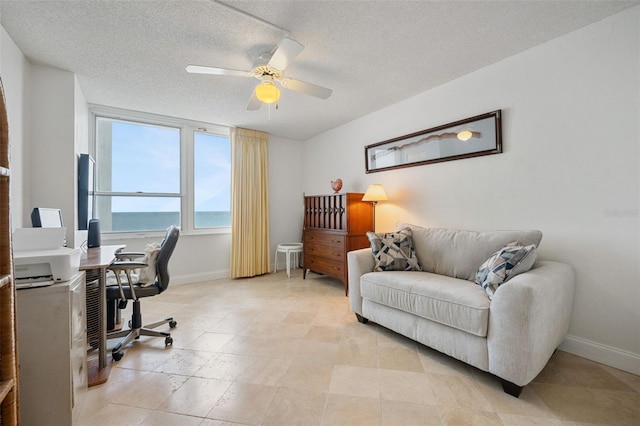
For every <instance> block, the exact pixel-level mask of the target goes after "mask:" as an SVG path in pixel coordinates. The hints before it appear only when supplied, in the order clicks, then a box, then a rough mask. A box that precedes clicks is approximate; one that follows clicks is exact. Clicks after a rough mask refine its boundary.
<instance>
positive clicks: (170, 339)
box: [164, 336, 173, 346]
mask: <svg viewBox="0 0 640 426" xmlns="http://www.w3.org/2000/svg"><path fill="white" fill-rule="evenodd" d="M164 345H165V346H170V345H173V337H171V336H169V337H165V338H164Z"/></svg>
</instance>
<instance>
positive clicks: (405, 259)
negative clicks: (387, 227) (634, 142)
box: [367, 228, 422, 272]
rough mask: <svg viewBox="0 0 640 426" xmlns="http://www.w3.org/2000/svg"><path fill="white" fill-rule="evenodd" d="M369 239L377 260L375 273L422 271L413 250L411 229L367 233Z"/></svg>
mask: <svg viewBox="0 0 640 426" xmlns="http://www.w3.org/2000/svg"><path fill="white" fill-rule="evenodd" d="M367 237H368V238H369V242H370V243H371V251H373V257H374V258H375V259H376V266H375V268H374V269H373V270H374V271H376V272H381V271H422V268H420V265H419V264H418V258H417V257H416V251H415V249H414V248H413V239H412V238H411V228H404V229H401V230H400V231H397V232H388V233H385V234H376V233H373V232H367Z"/></svg>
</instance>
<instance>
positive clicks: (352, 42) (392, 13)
mask: <svg viewBox="0 0 640 426" xmlns="http://www.w3.org/2000/svg"><path fill="white" fill-rule="evenodd" d="M225 3H226V4H228V5H231V6H232V7H234V8H237V9H239V10H241V11H243V12H246V13H248V14H250V15H253V16H255V17H257V18H259V19H252V18H251V17H249V16H246V15H244V14H242V13H238V12H236V11H233V10H230V9H229V8H227V7H224V6H223V5H220V4H218V2H216V1H214V0H200V1H188V0H175V1H114V0H108V1H100V0H98V1H96V0H92V1H88V0H87V1H32V0H22V1H12V0H0V22H1V23H2V26H3V27H4V28H5V30H6V31H7V32H8V33H9V35H10V36H11V38H12V39H13V40H14V42H15V43H16V44H17V45H18V47H19V48H20V50H22V52H23V53H24V54H25V56H27V57H28V58H29V60H30V61H32V62H33V63H37V64H45V65H48V66H52V67H56V68H61V69H64V70H69V71H72V72H74V73H76V75H77V77H78V80H79V82H80V86H81V88H82V91H83V93H84V95H85V98H86V99H87V101H88V102H90V103H96V104H101V105H107V106H115V107H120V108H126V109H132V110H138V111H144V112H150V113H155V114H163V115H169V116H174V117H182V118H188V119H192V120H198V121H204V122H210V123H216V124H222V125H232V126H241V127H247V128H253V129H258V130H264V131H267V132H270V133H272V134H275V135H278V136H282V137H288V138H292V139H297V140H305V139H307V138H309V137H312V136H314V135H317V134H319V133H322V132H324V131H326V130H329V129H331V128H334V127H336V126H339V125H340V124H343V123H346V122H348V121H351V120H353V119H355V118H358V117H361V116H363V115H365V114H368V113H370V112H373V111H376V110H378V109H381V108H383V107H385V106H388V105H390V104H393V103H396V102H398V101H401V100H403V99H406V98H409V97H411V96H413V95H416V94H418V93H421V92H423V91H425V90H427V89H430V88H432V87H435V86H438V85H440V84H442V83H444V82H447V81H450V80H452V79H455V78H457V77H460V76H462V75H465V74H467V73H469V72H472V71H474V70H476V69H479V68H482V67H484V66H486V65H489V64H491V63H494V62H497V61H499V60H501V59H503V58H506V57H508V56H511V55H513V54H515V53H518V52H521V51H523V50H526V49H528V48H531V47H533V46H535V45H538V44H541V43H544V42H545V41H547V40H550V39H553V38H555V37H558V36H560V35H562V34H565V33H567V32H570V31H573V30H575V29H578V28H580V27H583V26H585V25H587V24H589V23H591V22H595V21H597V20H600V19H602V18H605V17H607V16H609V15H612V14H614V13H617V12H619V11H621V10H623V9H625V8H627V7H630V6H633V5H636V4H638V3H639V2H638V1H506V2H498V1H469V2H462V1H439V2H435V1H400V0H397V1H226V2H225ZM264 21H266V22H267V23H271V24H273V25H268V24H266V23H265V22H264ZM283 30H286V31H288V32H289V34H288V37H290V38H292V39H294V40H297V41H299V42H300V43H302V44H303V45H304V46H305V49H304V50H303V51H302V53H301V54H300V55H299V56H298V57H297V58H296V59H295V61H294V62H293V63H292V64H291V65H290V66H289V67H288V68H287V69H286V72H285V74H286V75H287V76H288V77H292V78H296V79H300V80H303V81H307V82H310V83H314V84H317V85H320V86H324V87H328V88H331V89H333V94H332V96H331V97H330V98H329V99H327V100H321V99H317V98H314V97H311V96H308V95H303V94H300V93H297V92H292V91H289V90H283V91H282V96H281V99H280V102H279V109H278V110H277V111H276V110H275V109H274V108H273V107H272V108H271V110H270V111H269V108H268V107H267V106H266V105H265V106H263V107H262V108H261V109H260V110H258V111H247V110H246V105H247V101H248V100H249V97H250V96H251V93H252V91H253V88H254V86H255V85H256V84H257V83H258V80H256V79H253V78H243V77H228V76H217V75H195V74H189V73H187V72H186V71H185V69H184V67H185V66H186V65H188V64H198V65H207V66H214V67H221V68H232V69H240V70H250V69H251V68H252V67H253V63H254V60H255V58H256V57H257V56H259V55H260V54H261V53H263V52H269V51H271V50H272V49H273V48H274V46H276V45H277V44H278V42H279V41H280V40H281V39H282V37H284V36H285V35H287V33H285V32H284V31H283Z"/></svg>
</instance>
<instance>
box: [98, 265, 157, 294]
mask: <svg viewBox="0 0 640 426" xmlns="http://www.w3.org/2000/svg"><path fill="white" fill-rule="evenodd" d="M146 266H148V265H147V264H146V263H144V262H134V261H121V262H118V261H116V262H113V263H112V264H111V265H109V267H108V268H107V269H109V270H111V271H113V273H114V274H115V275H116V282H117V283H118V288H119V289H120V298H121V299H122V300H126V298H127V297H126V296H125V294H124V289H123V288H122V280H121V276H120V275H121V273H122V272H124V273H125V275H126V277H127V284H128V285H129V291H130V292H131V298H132V299H133V300H137V299H138V298H137V296H136V292H135V290H134V288H133V286H134V283H133V280H132V279H131V271H133V270H135V269H139V268H144V267H146Z"/></svg>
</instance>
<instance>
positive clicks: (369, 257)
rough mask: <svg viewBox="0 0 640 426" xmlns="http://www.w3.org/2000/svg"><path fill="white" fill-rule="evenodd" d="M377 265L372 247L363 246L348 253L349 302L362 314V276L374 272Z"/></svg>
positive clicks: (354, 309) (357, 312) (356, 311)
mask: <svg viewBox="0 0 640 426" xmlns="http://www.w3.org/2000/svg"><path fill="white" fill-rule="evenodd" d="M374 266H375V261H374V259H373V254H372V253H371V249H370V248H363V249H360V250H354V251H350V252H348V253H347V270H348V271H349V304H350V305H351V310H352V311H353V312H355V313H356V314H359V315H362V295H361V294H360V277H361V276H362V275H364V274H366V273H367V272H372V271H373V267H374Z"/></svg>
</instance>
